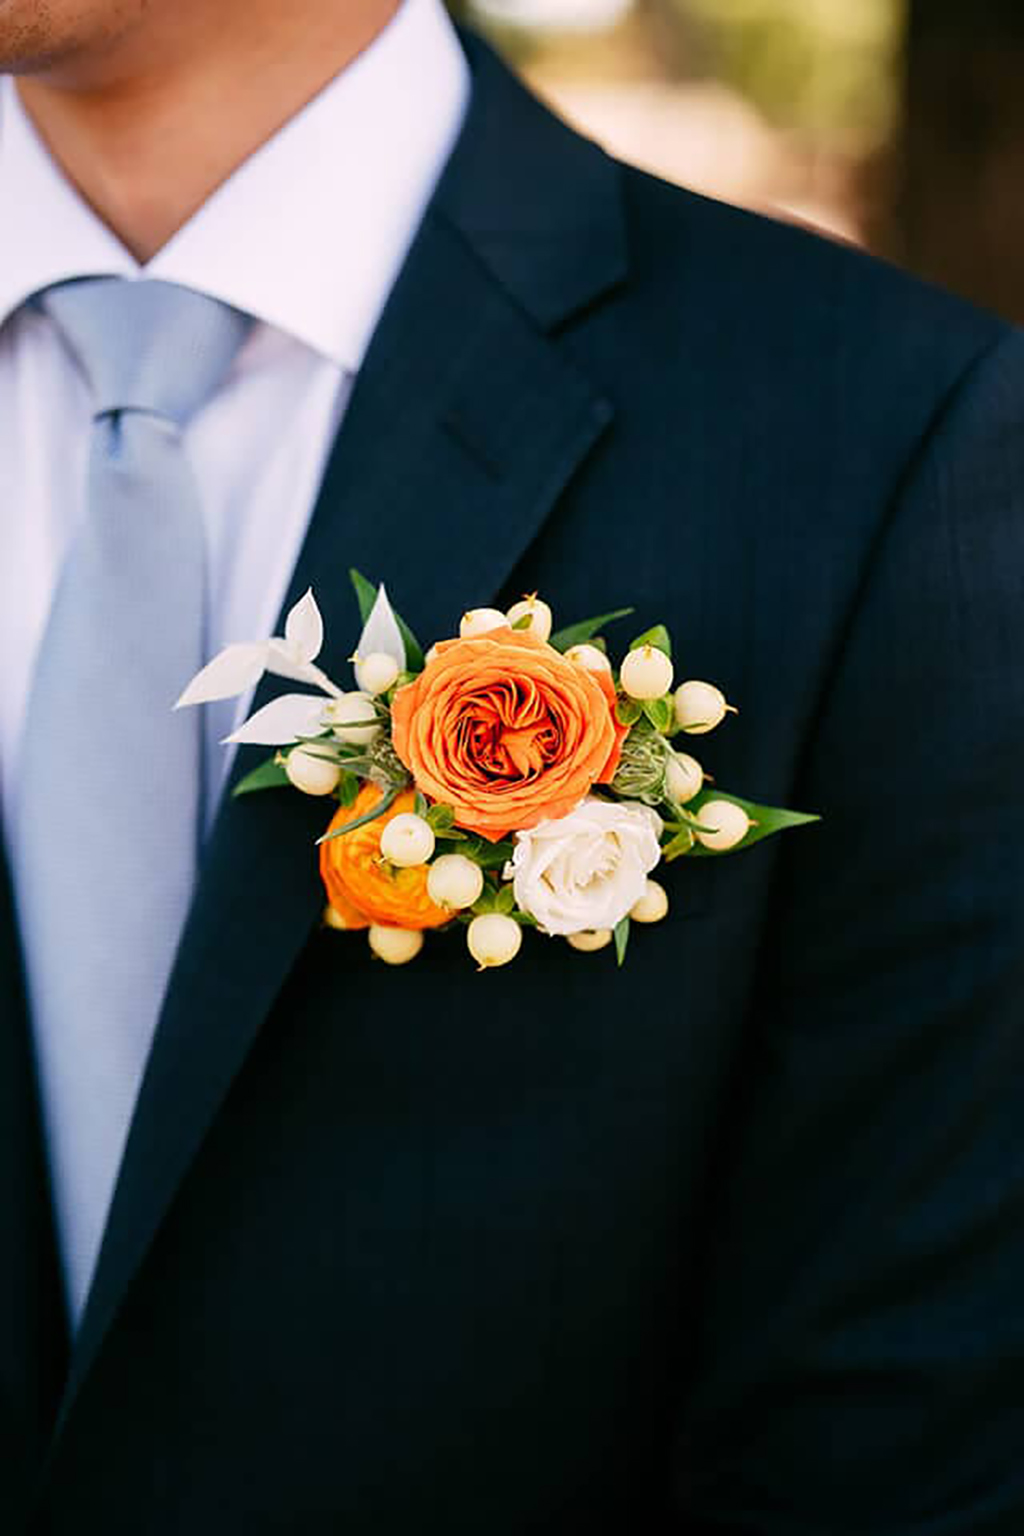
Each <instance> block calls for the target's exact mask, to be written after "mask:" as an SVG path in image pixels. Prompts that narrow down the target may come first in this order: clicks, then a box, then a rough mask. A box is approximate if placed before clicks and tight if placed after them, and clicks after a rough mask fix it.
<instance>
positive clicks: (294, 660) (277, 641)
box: [266, 635, 322, 686]
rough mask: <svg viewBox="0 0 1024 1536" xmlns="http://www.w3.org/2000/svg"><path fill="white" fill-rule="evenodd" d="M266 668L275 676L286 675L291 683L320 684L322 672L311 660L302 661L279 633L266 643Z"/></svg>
mask: <svg viewBox="0 0 1024 1536" xmlns="http://www.w3.org/2000/svg"><path fill="white" fill-rule="evenodd" d="M266 669H267V671H268V672H272V673H273V674H274V676H275V677H287V678H289V679H290V681H291V682H293V683H313V684H315V685H317V686H319V685H320V679H321V676H322V674H321V673H320V671H319V670H318V668H316V667H315V666H314V665H313V663H312V662H311V661H302V660H301V659H300V658H299V657H298V656H297V655H296V653H295V651H293V650H292V647H291V645H290V643H289V641H287V640H282V639H281V637H280V636H279V635H275V637H274V639H273V640H271V641H269V642H268V644H267V659H266Z"/></svg>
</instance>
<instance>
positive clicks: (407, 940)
mask: <svg viewBox="0 0 1024 1536" xmlns="http://www.w3.org/2000/svg"><path fill="white" fill-rule="evenodd" d="M369 940H370V948H371V949H372V950H373V952H374V954H375V955H376V956H377V959H378V960H383V961H384V964H385V965H408V963H409V961H410V960H415V959H416V956H417V955H418V954H419V952H420V950H421V949H422V948H423V935H422V933H420V931H419V929H418V928H382V927H379V926H378V925H377V924H374V926H373V927H372V928H371V929H370V931H369Z"/></svg>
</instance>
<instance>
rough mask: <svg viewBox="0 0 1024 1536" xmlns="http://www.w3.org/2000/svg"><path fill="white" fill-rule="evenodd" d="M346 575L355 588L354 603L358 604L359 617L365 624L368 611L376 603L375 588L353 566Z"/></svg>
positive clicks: (368, 615)
mask: <svg viewBox="0 0 1024 1536" xmlns="http://www.w3.org/2000/svg"><path fill="white" fill-rule="evenodd" d="M348 575H349V580H350V581H351V583H352V585H353V587H354V588H355V592H356V602H357V603H358V604H359V617H360V618H361V619H362V621H363V623H364V624H365V623H366V621H367V619H368V618H369V617H370V610H371V609H372V607H373V605H374V603H375V602H376V601H377V588H376V587H375V586H374V584H373V582H372V581H367V579H366V577H365V576H364V575H363V574H362V573H361V572H360V571H357V570H356V569H355V567H354V566H353V567H352V569H351V570H350V571H349V573H348Z"/></svg>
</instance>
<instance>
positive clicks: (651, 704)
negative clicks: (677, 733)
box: [643, 698, 676, 736]
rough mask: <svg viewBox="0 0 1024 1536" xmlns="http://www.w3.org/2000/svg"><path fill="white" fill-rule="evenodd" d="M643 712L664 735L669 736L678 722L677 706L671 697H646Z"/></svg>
mask: <svg viewBox="0 0 1024 1536" xmlns="http://www.w3.org/2000/svg"><path fill="white" fill-rule="evenodd" d="M643 712H644V714H645V715H646V716H647V718H648V720H649V721H650V722H651V724H652V725H653V726H654V729H655V730H656V731H658V732H659V734H660V735H662V736H667V735H668V733H669V732H670V731H671V729H672V727H673V726H674V725H675V722H676V707H675V704H674V703H673V701H672V700H671V699H669V698H663V699H645V700H644V702H643Z"/></svg>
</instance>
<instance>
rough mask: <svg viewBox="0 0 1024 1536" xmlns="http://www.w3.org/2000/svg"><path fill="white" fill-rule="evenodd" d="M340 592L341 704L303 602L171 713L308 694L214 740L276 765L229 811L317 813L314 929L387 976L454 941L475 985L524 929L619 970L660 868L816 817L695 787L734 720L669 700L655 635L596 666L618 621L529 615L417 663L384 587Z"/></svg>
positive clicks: (473, 625) (358, 583)
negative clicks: (274, 801) (705, 746)
mask: <svg viewBox="0 0 1024 1536" xmlns="http://www.w3.org/2000/svg"><path fill="white" fill-rule="evenodd" d="M352 580H353V585H354V587H355V592H356V597H357V599H358V602H359V606H360V611H361V617H362V622H363V629H362V634H361V636H360V639H359V643H358V646H357V648H356V652H355V654H354V656H352V657H351V658H350V660H351V662H352V665H353V666H354V669H355V682H356V685H357V686H356V687H355V688H354V689H343V688H341V687H339V686H338V684H336V683H335V682H334V681H332V679H331V678H330V677H328V675H327V674H326V673H325V672H324V671H322V670H321V668H320V667H319V666H318V665H317V661H318V658H319V656H320V652H321V650H322V647H323V640H324V634H323V623H322V621H321V617H320V611H319V609H318V607H317V604H316V600H315V599H314V597H313V594H312V592H308V593H307V594H306V596H305V597H304V598H302V600H301V601H300V602H299V603H297V604H296V606H295V607H294V608H293V609H292V611H291V613H290V614H289V616H288V620H287V624H286V627H285V633H284V635H282V636H275V637H274V638H272V639H270V640H268V641H265V642H263V643H262V644H256V645H232V646H229V647H228V648H227V649H226V650H225V651H222V652H221V654H220V655H219V656H217V657H216V658H215V659H214V660H213V661H211V662H210V663H209V665H208V666H206V667H204V668H203V670H202V671H201V672H200V673H199V674H198V676H197V677H195V678H194V679H193V680H192V682H191V683H190V684H189V685H188V687H187V688H186V689H185V692H184V693H183V694H182V696H181V698H180V699H179V700H178V707H179V708H180V707H181V706H183V705H192V704H203V703H209V702H211V701H212V700H214V699H224V698H232V697H236V696H238V695H240V694H242V693H245V692H247V691H248V690H249V689H250V688H252V687H253V686H254V685H255V684H256V683H257V682H258V681H259V679H260V677H261V676H262V675H263V673H264V672H272V673H275V674H277V675H278V676H282V677H286V678H289V679H291V680H293V681H296V682H300V683H303V684H305V685H307V686H308V687H310V688H312V689H314V690H315V691H314V692H312V693H310V692H305V693H288V694H285V695H284V696H283V697H281V698H278V699H275V700H273V702H271V703H270V704H267V705H265V706H264V707H263V708H262V709H259V710H257V711H256V713H255V714H254V715H253V716H252V717H251V718H250V719H249V720H247V721H246V722H245V724H244V725H243V726H242V727H241V728H240V729H239V730H237V731H236V732H235V733H234V734H233V735H232V736H230V737H229V738H228V740H229V741H231V742H238V743H246V744H256V745H263V746H270V747H275V748H277V750H276V752H275V754H274V756H273V757H272V758H271V759H270V760H269V761H268V762H266V763H264V764H263V765H262V766H261V767H259V768H257V769H256V770H255V771H254V772H253V773H251V774H249V775H248V777H247V778H245V779H243V780H242V781H241V782H240V783H239V784H238V785H237V786H236V788H235V791H234V793H235V794H236V795H246V794H252V793H255V792H257V791H264V790H271V789H279V788H286V787H288V786H291V787H292V788H294V789H296V790H300V791H302V792H303V793H304V794H307V795H320V796H323V797H324V799H325V800H333V801H335V802H337V808H336V810H335V812H334V815H333V818H332V819H331V821H330V824H329V826H328V827H327V829H326V831H325V832H324V835H323V836H322V837H321V838H320V840H319V849H320V872H321V876H322V878H323V883H324V888H325V890H326V894H327V906H326V908H325V914H324V916H325V921H326V922H327V924H328V925H329V926H330V927H332V928H335V929H339V930H342V931H353V930H359V929H365V930H367V931H368V934H369V942H370V946H371V948H372V949H373V951H374V953H375V954H376V955H378V956H379V957H380V958H381V959H382V960H384V961H387V962H388V963H389V964H391V965H402V964H404V963H405V962H407V961H409V960H412V959H414V958H415V956H416V955H417V954H419V952H420V950H421V949H422V947H423V943H424V934H425V932H427V931H428V930H431V929H448V928H450V927H452V926H454V925H456V924H458V923H461V924H464V925H465V933H466V941H467V944H468V947H469V951H470V953H471V954H472V956H473V958H474V959H475V960H476V962H477V964H478V966H479V967H480V968H481V969H487V968H490V967H494V966H500V965H505V964H507V963H508V962H509V961H510V960H512V959H514V958H515V956H516V955H517V954H518V953H519V951H520V948H521V945H522V939H523V929H524V928H536V929H537V930H538V931H539V932H540V933H542V934H544V935H546V936H549V937H550V936H560V937H563V938H565V939H566V940H567V941H568V943H569V944H570V945H571V946H572V947H573V948H574V949H576V950H582V951H585V952H593V951H597V950H601V949H604V948H605V947H607V946H610V945H613V946H614V949H615V952H616V954H617V957H618V961H619V964H621V963H622V961H623V959H624V957H625V953H626V944H627V941H628V938H629V932H630V927H631V925H632V924H633V923H640V924H643V923H656V922H659V921H660V920H661V919H662V918H664V917H665V915H666V913H667V912H668V907H669V898H668V893H667V892H666V890H665V887H664V886H663V885H662V884H660V883H659V882H658V881H656V880H653V879H652V878H651V876H652V873H653V872H654V870H655V869H657V868H658V866H659V865H661V864H662V863H664V864H671V863H673V862H674V861H675V860H676V859H680V858H701V857H704V858H707V857H718V856H721V855H723V854H727V853H732V852H735V851H737V850H739V849H745V848H749V847H750V846H751V845H752V844H754V843H756V842H758V841H759V840H760V839H761V838H764V837H767V836H769V835H770V834H772V833H774V832H779V831H782V830H783V829H785V828H788V827H795V826H800V825H803V824H805V823H807V822H810V821H815V820H816V819H817V818H816V817H814V816H807V815H803V814H800V813H798V812H795V811H785V810H779V809H776V808H775V807H772V806H765V805H755V804H753V803H752V802H750V801H747V800H742V799H740V798H739V797H738V796H736V795H732V794H727V793H726V792H724V791H723V790H720V789H717V788H711V787H710V786H709V783H708V781H707V779H706V775H705V773H704V770H703V768H702V767H701V764H700V762H699V761H698V760H697V758H696V757H695V756H694V755H693V754H692V753H691V752H689V751H683V750H680V746H679V738H680V737H681V736H683V737H694V738H696V737H700V736H702V735H706V734H707V733H708V732H709V731H712V730H714V729H715V728H716V727H717V726H719V725H720V724H721V723H722V721H723V720H724V719H725V718H726V717H727V715H728V714H729V713H730V712H733V710H732V706H731V705H730V704H729V703H727V701H726V699H725V697H724V695H723V694H722V693H721V691H720V690H719V689H718V688H717V687H715V686H714V685H713V684H711V683H706V682H699V681H695V680H690V681H684V682H682V683H680V684H678V686H677V685H676V681H675V677H674V675H673V664H672V644H671V640H670V637H669V634H668V631H667V630H666V629H665V627H664V626H663V625H661V624H659V625H656V626H655V627H654V628H653V629H649V630H647V631H646V632H645V633H643V634H641V635H638V636H637V637H636V639H635V640H633V642H632V643H631V645H630V646H629V648H628V651H627V653H626V654H625V656H624V657H623V659H622V661H621V663H620V664H619V665H618V666H617V667H616V666H615V665H614V663H613V662H612V660H611V659H610V657H609V655H608V650H607V645H606V642H605V640H604V638H603V631H604V630H605V629H606V628H608V627H610V626H611V625H612V624H614V623H616V622H618V621H621V620H622V619H625V618H626V617H627V616H628V615H629V614H630V613H631V612H632V610H631V609H620V610H618V611H617V612H615V613H606V614H602V615H600V616H599V617H597V618H594V619H588V620H585V621H584V622H582V623H579V624H573V625H571V626H570V627H569V628H567V629H561V630H559V631H557V632H556V633H552V615H551V609H550V608H549V607H548V605H547V603H545V602H543V601H542V600H541V599H540V598H539V597H536V596H533V597H526V598H524V599H523V600H522V602H519V603H516V604H515V605H514V606H513V607H512V608H510V609H509V610H508V612H507V613H502V612H500V611H498V610H497V609H493V608H477V609H472V610H470V611H469V612H468V613H466V614H465V615H464V616H463V618H462V622H461V624H460V626H459V633H458V635H457V636H456V637H454V638H452V639H448V640H442V641H440V642H438V643H437V644H435V645H434V646H432V647H431V649H430V650H429V651H428V652H427V654H426V656H424V655H423V653H422V651H421V649H420V647H419V645H418V643H417V641H416V639H415V637H414V636H413V634H412V632H411V630H410V629H409V627H408V625H406V624H405V623H404V622H403V620H402V619H400V618H399V617H398V615H397V614H396V613H395V612H394V610H393V609H392V607H391V604H390V602H389V600H388V596H387V592H386V591H385V589H384V587H383V586H381V587H379V588H374V587H373V586H372V585H371V584H370V583H369V582H367V581H366V580H365V578H363V577H362V576H360V575H359V573H358V572H355V571H354V572H353V573H352Z"/></svg>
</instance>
